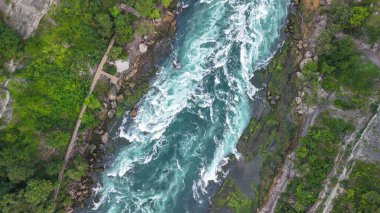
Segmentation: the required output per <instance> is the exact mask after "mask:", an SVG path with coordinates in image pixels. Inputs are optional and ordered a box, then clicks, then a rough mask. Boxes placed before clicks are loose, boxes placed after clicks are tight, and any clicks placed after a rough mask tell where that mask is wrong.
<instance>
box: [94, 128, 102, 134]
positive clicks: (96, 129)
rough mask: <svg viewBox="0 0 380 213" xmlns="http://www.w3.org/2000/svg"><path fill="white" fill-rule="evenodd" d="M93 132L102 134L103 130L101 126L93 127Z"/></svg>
mask: <svg viewBox="0 0 380 213" xmlns="http://www.w3.org/2000/svg"><path fill="white" fill-rule="evenodd" d="M94 133H95V134H98V135H102V134H103V133H104V131H103V130H102V129H101V128H99V127H96V128H95V129H94Z"/></svg>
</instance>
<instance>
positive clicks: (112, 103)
mask: <svg viewBox="0 0 380 213" xmlns="http://www.w3.org/2000/svg"><path fill="white" fill-rule="evenodd" d="M111 107H112V109H116V107H117V103H116V101H111Z"/></svg>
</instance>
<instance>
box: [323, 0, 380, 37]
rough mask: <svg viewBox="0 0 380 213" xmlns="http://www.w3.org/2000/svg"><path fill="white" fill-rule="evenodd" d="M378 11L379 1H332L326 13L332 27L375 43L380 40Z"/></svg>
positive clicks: (379, 8)
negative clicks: (331, 22) (330, 19)
mask: <svg viewBox="0 0 380 213" xmlns="http://www.w3.org/2000/svg"><path fill="white" fill-rule="evenodd" d="M379 11H380V1H379V0H363V1H349V0H334V1H332V4H331V5H330V7H329V9H328V10H327V13H328V14H329V16H330V17H331V18H332V21H333V26H334V27H337V28H339V30H343V31H344V32H347V33H350V34H353V35H356V36H360V37H361V38H363V37H364V38H366V39H367V40H368V41H369V42H370V43H375V42H376V41H378V40H379V39H380V29H379V25H380V16H379V14H378V13H379Z"/></svg>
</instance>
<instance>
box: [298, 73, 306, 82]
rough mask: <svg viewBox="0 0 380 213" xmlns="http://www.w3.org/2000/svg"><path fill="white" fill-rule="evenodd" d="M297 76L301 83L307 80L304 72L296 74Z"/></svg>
mask: <svg viewBox="0 0 380 213" xmlns="http://www.w3.org/2000/svg"><path fill="white" fill-rule="evenodd" d="M296 76H297V78H298V79H300V80H301V81H303V80H305V76H304V74H303V73H302V72H296Z"/></svg>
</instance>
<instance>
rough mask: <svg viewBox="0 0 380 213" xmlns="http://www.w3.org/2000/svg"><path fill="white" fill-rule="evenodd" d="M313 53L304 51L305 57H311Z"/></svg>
mask: <svg viewBox="0 0 380 213" xmlns="http://www.w3.org/2000/svg"><path fill="white" fill-rule="evenodd" d="M312 56H313V54H312V53H311V51H306V53H305V58H312Z"/></svg>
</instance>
